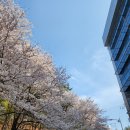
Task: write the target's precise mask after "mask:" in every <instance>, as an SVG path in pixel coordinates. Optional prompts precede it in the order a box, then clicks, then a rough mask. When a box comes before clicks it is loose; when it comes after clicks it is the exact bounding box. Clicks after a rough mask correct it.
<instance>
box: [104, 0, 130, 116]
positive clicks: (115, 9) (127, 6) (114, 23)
mask: <svg viewBox="0 0 130 130" xmlns="http://www.w3.org/2000/svg"><path fill="white" fill-rule="evenodd" d="M103 42H104V45H105V46H106V47H107V48H108V50H109V52H110V56H111V60H112V62H113V65H114V69H115V74H116V75H117V79H118V82H119V86H120V90H121V93H122V95H123V99H124V102H125V105H126V108H127V112H128V115H129V117H130V0H112V1H111V6H110V9H109V13H108V18H107V21H106V26H105V29H104V33H103Z"/></svg>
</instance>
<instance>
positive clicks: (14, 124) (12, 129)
mask: <svg viewBox="0 0 130 130" xmlns="http://www.w3.org/2000/svg"><path fill="white" fill-rule="evenodd" d="M16 115H17V114H16ZM16 115H15V116H14V120H13V124H12V128H11V130H18V129H17V125H18V120H19V117H20V115H21V114H18V115H17V116H16Z"/></svg>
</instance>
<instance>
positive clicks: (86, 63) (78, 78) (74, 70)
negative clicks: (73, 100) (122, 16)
mask: <svg viewBox="0 0 130 130" xmlns="http://www.w3.org/2000/svg"><path fill="white" fill-rule="evenodd" d="M17 2H18V3H19V4H20V6H21V7H22V8H24V10H25V12H26V14H27V17H28V18H29V20H30V21H31V22H32V25H33V34H32V41H33V42H36V43H38V45H39V46H40V47H41V48H42V50H46V51H47V52H49V53H50V54H51V55H52V57H53V59H54V62H55V64H56V65H57V66H63V67H65V68H66V69H67V72H68V73H69V74H70V75H71V79H70V86H71V87H72V88H73V91H74V92H75V93H76V94H77V95H79V96H80V97H82V98H85V97H91V98H92V99H94V100H95V102H96V103H97V104H99V106H100V107H101V108H102V109H103V110H105V111H106V112H105V115H106V116H108V117H109V118H114V119H118V118H119V117H120V118H121V120H122V123H123V125H124V126H127V125H128V120H127V119H128V117H127V114H126V111H125V109H120V107H122V106H124V103H123V100H122V96H121V93H120V90H119V86H118V83H117V79H116V76H115V74H114V70H113V66H112V63H111V60H110V56H109V54H108V51H107V49H106V48H105V47H104V46H103V41H102V35H103V30H104V26H105V22H106V18H107V14H108V10H109V7H110V0H37V1H36V0H24V1H23V0H17ZM109 124H110V125H111V127H112V128H113V130H115V128H116V127H117V128H118V130H120V126H119V123H117V122H113V121H112V122H109Z"/></svg>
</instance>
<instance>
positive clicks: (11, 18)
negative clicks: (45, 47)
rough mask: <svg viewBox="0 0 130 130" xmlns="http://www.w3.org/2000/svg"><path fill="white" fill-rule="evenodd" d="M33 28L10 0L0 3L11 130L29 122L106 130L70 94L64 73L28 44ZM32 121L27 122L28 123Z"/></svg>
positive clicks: (2, 93)
mask: <svg viewBox="0 0 130 130" xmlns="http://www.w3.org/2000/svg"><path fill="white" fill-rule="evenodd" d="M30 33H31V24H30V22H29V21H28V19H27V18H26V16H25V13H24V11H23V10H22V9H21V8H20V7H19V6H18V5H16V4H15V3H14V2H13V0H1V1H0V97H1V98H2V99H3V100H6V101H8V102H9V104H10V105H11V106H12V108H11V112H10V113H5V115H6V114H8V115H9V114H11V113H13V117H12V120H13V121H12V126H11V130H18V129H20V126H21V125H22V124H23V123H24V122H27V121H30V120H29V119H30V118H31V121H32V119H33V120H35V121H36V122H38V123H40V124H42V125H43V126H44V127H45V128H47V129H56V130H86V129H89V130H98V129H100V130H101V129H102V130H107V127H106V120H105V119H104V118H103V117H102V116H101V113H102V111H101V110H100V109H99V108H98V106H97V105H96V104H95V103H94V102H93V101H92V100H91V99H86V100H81V99H80V98H79V97H77V96H76V95H74V94H72V92H70V91H68V90H70V88H69V85H68V81H67V79H68V78H69V76H68V75H67V74H66V72H65V69H63V68H58V69H57V67H56V66H55V65H54V64H53V61H52V58H51V56H50V55H49V54H48V53H46V52H43V51H40V49H39V48H38V47H35V46H32V45H31V42H30V40H29V39H30ZM29 117H30V118H29ZM3 129H6V128H3Z"/></svg>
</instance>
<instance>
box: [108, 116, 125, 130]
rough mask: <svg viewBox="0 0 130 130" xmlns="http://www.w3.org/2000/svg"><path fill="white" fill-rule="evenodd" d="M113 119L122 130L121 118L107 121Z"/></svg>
mask: <svg viewBox="0 0 130 130" xmlns="http://www.w3.org/2000/svg"><path fill="white" fill-rule="evenodd" d="M113 120H115V121H117V122H118V123H119V124H120V126H121V129H122V130H124V129H123V125H122V122H121V119H120V118H119V119H108V121H113Z"/></svg>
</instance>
